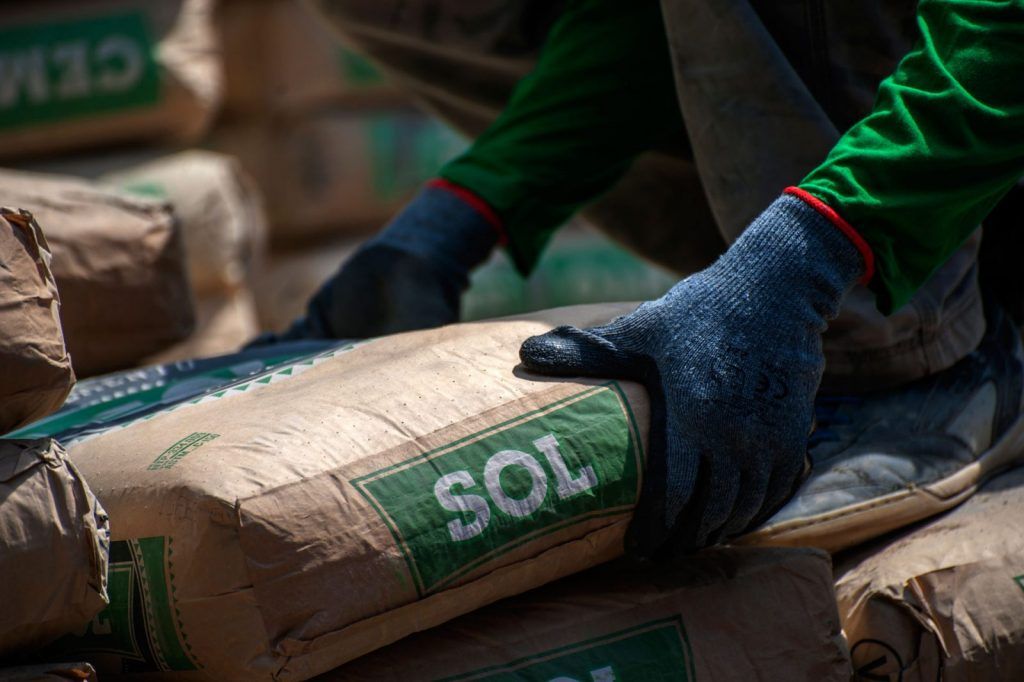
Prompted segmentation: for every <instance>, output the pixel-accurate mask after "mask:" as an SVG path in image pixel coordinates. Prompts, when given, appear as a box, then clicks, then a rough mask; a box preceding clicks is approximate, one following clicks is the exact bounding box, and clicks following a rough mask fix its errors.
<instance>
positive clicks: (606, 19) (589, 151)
mask: <svg viewBox="0 0 1024 682" xmlns="http://www.w3.org/2000/svg"><path fill="white" fill-rule="evenodd" d="M682 130H683V124H682V119H681V115H680V113H679V104H678V101H677V100H676V95H675V84H674V81H673V75H672V66H671V59H670V58H669V53H668V44H667V41H666V37H665V26H664V23H663V22H662V17H661V10H660V3H659V2H658V0H632V1H631V2H622V1H621V0H571V1H570V2H568V3H567V6H566V9H565V10H564V13H563V14H562V16H561V17H560V18H559V20H558V21H557V22H556V24H555V25H554V26H553V27H552V30H551V32H550V33H549V35H548V39H547V42H546V43H545V45H544V49H543V51H542V53H541V55H540V58H539V59H538V62H537V65H536V67H535V68H534V70H533V72H532V73H531V74H530V75H528V76H527V77H526V78H524V79H523V80H522V81H521V82H520V83H519V84H518V86H517V87H516V89H515V91H514V92H513V94H512V97H511V100H510V101H509V103H508V105H507V106H506V108H505V110H504V111H503V112H502V113H501V115H500V116H499V117H498V119H497V120H496V121H495V122H494V124H492V125H491V126H490V127H489V128H488V129H487V131H486V132H484V133H483V135H481V136H480V137H479V138H478V139H477V140H476V141H475V142H474V143H473V145H472V146H471V147H470V149H469V150H468V151H467V152H466V153H465V154H463V155H462V156H461V157H459V158H457V159H455V160H454V161H452V162H451V163H449V164H448V165H447V166H445V168H444V169H443V170H442V171H441V177H443V178H445V179H446V180H449V181H451V182H452V183H454V184H456V185H459V186H461V187H464V188H467V189H469V190H470V191H472V192H473V193H474V194H475V195H477V196H478V197H480V198H481V199H483V200H484V201H485V202H486V203H487V204H488V205H489V206H490V207H491V208H493V210H494V212H495V213H496V214H497V215H498V216H499V217H500V219H501V221H502V223H503V226H504V231H505V234H506V235H507V240H508V243H507V248H508V251H509V254H510V255H511V256H512V260H513V261H514V262H515V264H516V266H517V267H518V268H519V270H520V272H522V273H524V274H526V273H528V272H529V271H530V269H531V268H532V267H533V265H534V263H535V262H536V260H537V258H538V256H539V255H540V253H541V251H542V250H543V248H544V245H545V244H546V242H547V240H548V238H549V237H550V236H551V233H552V232H553V231H554V230H555V228H557V227H558V226H559V225H561V224H562V223H563V222H565V220H567V219H568V218H569V217H570V216H571V215H572V214H573V213H575V212H576V211H577V210H578V209H579V208H580V206H581V205H583V204H585V203H588V202H590V201H593V200H594V199H595V198H597V197H598V196H599V195H600V194H602V193H603V192H605V191H607V190H608V189H610V188H611V186H612V185H613V184H614V183H615V182H616V181H617V180H618V179H619V178H620V177H621V176H622V174H623V173H624V172H625V171H626V170H627V168H628V167H629V165H630V162H631V161H632V160H633V159H634V158H635V157H636V156H637V155H638V154H640V153H641V152H643V151H645V150H648V149H651V148H652V147H654V146H656V145H658V144H659V143H661V142H664V141H665V140H667V139H669V138H670V137H671V136H672V135H675V134H679V133H681V132H682Z"/></svg>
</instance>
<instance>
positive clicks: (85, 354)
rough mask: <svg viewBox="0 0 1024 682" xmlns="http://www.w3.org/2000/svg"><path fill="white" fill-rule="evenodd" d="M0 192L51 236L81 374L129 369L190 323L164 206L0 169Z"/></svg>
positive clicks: (176, 240)
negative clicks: (33, 218)
mask: <svg viewBox="0 0 1024 682" xmlns="http://www.w3.org/2000/svg"><path fill="white" fill-rule="evenodd" d="M0 194H2V195H3V196H4V197H5V200H7V201H10V202H11V203H12V204H14V205H17V206H19V207H21V208H25V209H28V210H29V211H31V212H32V214H33V215H34V216H35V218H36V220H37V221H38V223H39V225H41V226H42V228H43V230H45V232H46V238H47V241H48V242H49V245H50V248H51V251H52V253H53V258H52V262H51V268H52V271H53V275H54V278H55V279H56V281H57V287H58V289H59V291H60V299H61V321H62V323H63V329H64V338H65V342H66V343H67V347H68V351H69V352H70V354H71V359H72V362H73V363H74V368H75V371H76V373H77V374H78V375H79V376H89V375H92V374H99V373H102V372H107V371H112V370H115V369H120V368H123V367H130V366H132V365H134V364H135V363H136V362H137V361H138V360H140V359H142V358H143V357H146V356H147V355H151V354H153V353H155V352H157V351H159V350H162V349H163V348H166V347H168V346H170V345H171V344H173V343H175V342H176V341H180V340H182V339H184V338H185V337H186V336H188V334H189V332H191V330H192V327H193V324H194V320H193V311H192V301H191V293H190V290H189V282H188V275H187V272H186V270H185V252H184V246H183V244H182V239H181V232H180V228H179V226H178V223H177V221H176V219H175V217H174V214H173V213H172V211H171V209H170V208H169V207H168V206H167V204H165V203H164V202H160V201H155V200H146V199H142V198H135V197H132V196H129V195H126V194H121V193H117V192H113V191H109V190H105V189H101V188H98V187H96V186H94V185H91V184H90V183H88V182H86V181H83V180H77V179H75V178H66V177H63V176H54V175H45V174H38V173H28V172H18V171H4V170H0Z"/></svg>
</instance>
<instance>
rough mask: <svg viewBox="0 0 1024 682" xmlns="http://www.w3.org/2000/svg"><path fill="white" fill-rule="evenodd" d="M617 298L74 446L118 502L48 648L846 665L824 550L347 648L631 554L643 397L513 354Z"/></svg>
mask: <svg viewBox="0 0 1024 682" xmlns="http://www.w3.org/2000/svg"><path fill="white" fill-rule="evenodd" d="M627 309H628V306H593V307H578V308H568V309H559V310H554V311H549V312H546V313H541V314H536V315H533V316H529V317H523V318H520V319H512V320H503V321H494V322H480V323H472V324H465V325H457V326H453V327H447V328H442V329H437V330H432V331H425V332H415V333H409V334H403V335H398V336H392V337H387V338H383V339H378V340H375V341H371V342H368V343H362V344H357V345H350V346H343V347H340V348H332V349H328V350H326V351H324V352H322V353H318V354H314V355H312V356H307V357H304V358H302V359H301V360H298V361H296V362H293V363H291V364H286V365H282V366H278V367H275V368H271V369H270V370H268V371H267V372H265V373H263V374H261V375H256V376H253V377H251V378H248V379H246V380H243V381H240V382H235V383H234V384H231V385H229V386H225V387H223V388H222V389H219V390H216V391H213V392H209V393H207V394H206V395H205V396H203V397H201V398H199V399H197V400H190V401H188V402H187V403H183V404H180V405H172V406H170V407H168V408H166V409H164V410H162V411H159V412H156V413H151V414H147V415H145V416H144V417H142V418H140V419H137V420H130V421H128V422H122V423H119V424H116V425H112V426H111V427H110V428H107V429H105V430H102V431H100V432H97V433H94V434H92V435H91V436H89V437H86V438H80V439H77V440H75V439H72V441H71V445H70V446H69V447H70V455H71V457H72V458H73V460H74V461H75V465H76V466H77V467H78V468H79V470H81V471H82V473H83V475H84V476H85V477H86V478H87V479H88V480H89V481H90V483H91V485H92V486H93V489H94V490H96V494H97V496H98V498H99V500H100V501H101V502H102V503H103V505H104V507H105V508H106V509H107V511H108V512H109V514H110V523H111V545H110V570H109V576H110V577H109V588H108V592H109V595H110V596H109V598H110V606H109V607H108V608H107V609H105V610H104V611H103V612H102V613H101V614H100V615H99V616H98V617H97V618H96V619H95V620H94V622H93V624H92V625H90V626H89V627H88V628H87V629H86V631H85V632H84V633H71V634H69V635H67V636H65V637H64V638H62V639H61V640H59V641H58V642H56V643H55V644H53V645H52V646H51V647H50V648H49V649H47V650H46V655H47V656H49V657H51V658H53V659H54V660H59V659H68V660H85V661H88V662H90V663H92V664H93V665H95V666H97V668H98V669H99V670H100V673H101V676H102V674H103V673H104V672H105V671H107V672H113V673H124V672H137V673H145V672H163V673H167V674H170V675H173V676H174V677H178V678H181V679H188V678H196V679H268V680H269V679H296V680H297V679H308V678H310V677H311V676H314V675H317V674H325V673H331V671H332V670H333V671H334V672H333V673H331V674H332V675H339V676H347V677H346V678H347V679H397V678H398V677H414V678H421V677H422V676H423V674H426V675H428V676H433V675H434V674H435V672H436V674H437V675H438V676H440V675H442V674H468V673H471V672H472V673H474V674H480V671H481V669H485V670H492V673H493V675H499V673H500V669H501V668H503V667H508V668H511V669H516V668H524V667H529V666H538V667H536V673H535V674H536V675H542V674H544V675H546V674H548V673H549V672H550V673H551V675H552V677H556V676H557V674H569V673H570V672H572V673H574V674H575V673H576V672H577V671H579V670H581V666H582V667H583V668H586V670H584V671H583V674H590V673H591V672H592V673H593V675H596V676H597V677H594V679H629V677H625V678H623V677H609V675H614V674H615V670H616V669H617V667H619V666H624V665H632V666H634V668H633V670H634V672H632V673H629V669H628V668H625V669H623V670H622V672H621V673H620V675H627V673H629V674H636V672H635V671H637V670H639V671H643V670H646V671H648V672H649V673H650V674H666V675H671V676H674V677H676V678H679V679H693V675H694V674H695V673H696V674H698V675H716V674H723V675H726V674H735V675H740V676H746V675H756V674H758V672H760V673H762V674H766V672H767V671H782V670H786V671H789V672H790V673H791V674H792V676H793V677H795V678H797V679H815V680H833V679H834V680H840V679H844V678H845V677H847V676H848V675H849V661H848V658H847V655H846V650H845V646H844V644H843V642H842V639H841V637H840V634H839V620H838V614H837V612H836V607H835V598H834V594H833V589H832V581H831V576H830V572H829V565H828V561H827V559H826V557H825V556H824V555H823V554H820V553H815V552H808V551H804V550H767V549H758V548H752V549H743V550H736V551H731V552H721V553H714V554H709V555H708V556H707V557H705V558H703V559H700V560H695V561H692V562H688V563H684V564H680V565H679V566H677V567H675V568H674V569H672V570H667V569H666V570H661V569H651V568H645V569H642V570H640V569H636V568H635V567H629V566H623V567H616V568H613V569H611V570H612V572H610V573H608V574H597V576H594V577H587V578H583V579H578V580H577V579H570V582H568V583H562V584H561V585H559V586H556V587H552V588H550V589H549V590H547V591H546V592H541V593H535V594H531V595H529V596H528V597H526V598H524V600H522V601H518V602H511V603H508V604H503V605H501V606H498V607H496V610H493V611H491V610H482V611H480V612H479V613H477V614H475V615H473V616H472V617H471V620H469V621H461V620H460V621H457V622H456V623H454V624H452V625H450V626H446V628H445V629H441V630H436V631H432V632H431V633H429V634H427V635H424V636H425V637H426V638H427V639H425V640H422V641H420V640H409V641H406V642H402V643H401V644H399V645H397V646H398V647H400V648H399V649H396V650H395V651H397V652H398V653H394V652H393V651H391V650H389V651H388V652H385V653H382V654H377V655H371V657H370V658H367V659H363V660H360V661H357V662H356V663H351V662H352V661H356V659H358V658H359V657H361V656H365V655H367V654H371V652H374V651H376V650H377V649H380V648H382V647H385V646H388V645H391V644H394V643H395V642H398V641H399V640H402V639H404V638H406V637H407V636H410V635H414V634H415V633H418V632H421V631H423V630H426V629H428V628H431V627H434V626H439V625H442V624H444V623H445V622H447V621H450V620H452V619H454V618H457V617H460V616H464V615H466V614H469V613H470V612H473V611H477V610H479V609H484V607H486V606H488V605H489V604H492V603H494V602H496V601H498V600H501V599H504V598H507V597H513V596H515V595H518V594H521V593H524V592H528V591H530V590H533V589H535V588H538V587H541V586H543V585H545V584H547V583H550V582H552V581H555V580H559V579H562V578H567V577H569V576H571V575H572V574H575V573H577V572H580V571H583V570H586V569H589V568H592V567H594V566H596V565H598V564H601V563H604V562H607V561H609V560H611V559H614V558H616V557H617V556H619V555H620V554H621V546H622V538H623V533H624V530H625V527H626V524H627V523H628V519H629V515H630V511H631V508H632V506H633V504H634V503H635V501H636V497H637V494H638V491H639V486H640V481H641V477H642V475H643V468H644V452H645V449H646V447H647V429H648V419H649V416H648V404H647V396H646V393H645V391H644V390H643V389H642V388H641V387H639V386H637V385H635V384H630V383H626V382H603V381H594V380H557V381H553V380H548V379H541V378H539V377H531V376H528V375H526V374H523V373H522V372H520V371H518V370H516V369H515V367H516V364H517V359H516V353H517V349H518V346H519V344H520V343H521V342H522V340H523V339H524V338H526V337H527V336H529V335H531V334H536V333H539V332H543V331H545V330H548V329H550V328H551V327H553V326H554V325H556V324H559V323H573V324H578V325H589V324H596V323H601V322H605V321H607V320H609V319H610V318H612V317H614V316H615V315H617V314H621V313H622V312H624V311H625V310H627ZM467 358H472V361H467ZM638 571H639V572H638ZM634 573H636V579H634V577H633V574H634ZM511 614H521V615H522V618H520V617H518V615H511ZM546 614H547V615H546ZM467 623H468V624H467ZM465 632H477V633H478V637H477V639H475V640H467V639H466V637H465V635H464V634H461V633H465ZM737 648H742V649H743V650H744V651H746V652H748V653H746V654H745V655H744V657H733V658H730V659H726V658H724V657H723V652H725V651H730V650H735V649H737ZM345 664H351V665H354V666H356V667H354V668H342V669H341V670H336V669H337V668H338V667H339V666H342V665H345ZM559 666H563V667H559ZM588 666H589V667H588ZM609 668H610V669H611V672H609ZM531 669H532V668H531ZM559 670H564V671H565V672H564V673H558V671H559ZM424 671H430V672H429V673H424ZM602 676H603V677H602ZM544 679H548V678H544ZM584 679H586V678H584Z"/></svg>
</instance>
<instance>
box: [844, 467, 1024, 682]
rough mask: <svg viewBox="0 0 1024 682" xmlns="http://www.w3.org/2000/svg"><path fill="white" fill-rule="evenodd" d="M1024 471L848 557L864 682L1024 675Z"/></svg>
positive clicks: (847, 608) (849, 618)
mask: <svg viewBox="0 0 1024 682" xmlns="http://www.w3.org/2000/svg"><path fill="white" fill-rule="evenodd" d="M1021 519H1024V469H1016V470H1014V471H1011V472H1009V473H1006V474H1003V475H1001V476H999V477H998V478H995V479H994V480H992V481H991V482H990V483H988V484H987V485H986V486H985V487H984V488H982V490H981V491H980V492H978V493H977V494H976V495H975V496H974V497H972V498H971V499H969V500H968V501H967V502H964V503H963V504H962V505H961V506H959V507H957V508H956V509H954V510H953V511H951V512H949V513H948V514H946V515H944V516H941V517H939V518H937V519H936V520H934V521H931V522H928V523H925V524H923V525H919V526H917V527H916V528H914V529H913V530H911V531H909V532H906V533H904V534H902V535H900V536H898V537H897V538H895V539H893V540H891V541H890V542H888V543H887V544H885V545H882V546H878V545H876V546H873V547H870V548H868V549H865V550H862V551H860V552H858V553H857V554H855V555H854V556H851V557H849V558H847V559H845V560H844V561H843V562H842V563H841V564H840V565H839V568H838V572H837V573H838V575H839V576H840V577H839V581H838V583H837V585H836V593H837V596H838V599H839V610H840V613H841V615H842V618H843V629H844V630H845V631H846V634H847V637H848V638H849V642H850V647H851V653H852V656H853V662H854V667H855V669H856V671H857V674H856V676H855V678H854V679H857V680H865V681H867V680H902V681H903V682H917V681H921V682H933V680H937V679H942V680H946V681H948V682H959V681H961V680H972V681H974V680H977V681H979V682H980V681H982V680H1021V679H1024V535H1022V533H1021Z"/></svg>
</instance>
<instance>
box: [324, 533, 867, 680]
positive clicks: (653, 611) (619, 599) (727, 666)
mask: <svg viewBox="0 0 1024 682" xmlns="http://www.w3.org/2000/svg"><path fill="white" fill-rule="evenodd" d="M739 652H742V653H739ZM316 679H317V680H318V682H329V681H330V682H341V681H342V680H345V681H347V680H352V681H353V682H355V681H356V680H359V681H362V680H380V681H384V680H394V681H395V682H406V681H407V680H427V679H430V680H441V679H449V680H450V679H459V680H470V679H472V680H513V679H514V680H562V681H564V682H569V681H573V682H575V681H577V680H578V681H581V682H582V681H583V680H586V681H587V682H613V681H614V682H648V681H651V680H683V681H685V682H694V681H696V680H807V681H808V682H811V681H813V682H826V681H829V680H832V681H835V682H847V681H848V680H849V679H850V661H849V655H848V653H847V650H846V643H845V641H844V640H843V637H842V635H841V634H840V631H839V616H838V614H837V613H836V604H835V594H834V592H833V590H832V571H831V565H830V562H829V559H828V556H827V555H826V554H824V553H823V552H820V551H816V550H809V549H746V550H742V549H721V550H714V551H709V552H703V553H701V554H698V555H696V556H693V557H691V558H688V559H686V560H685V561H682V562H680V563H679V564H677V565H675V566H651V565H650V564H646V565H644V564H631V563H626V562H624V561H623V562H616V563H615V564H612V565H609V566H603V567H601V568H597V569H594V570H592V571H588V572H587V573H584V574H582V575H578V576H573V577H572V578H567V579H565V580H562V581H560V582H558V583H555V584H553V585H549V586H547V587H544V588H541V589H539V590H535V591H533V592H530V593H529V594H526V595H522V596H520V597H514V598H512V599H508V600H505V601H502V602H499V603H497V604H493V605H491V606H488V607H486V608H484V609H481V610H479V611H477V612H475V613H472V614H469V615H468V616H463V617H461V618H459V619H457V620H454V621H451V622H450V623H447V624H445V625H441V626H439V627H437V628H434V629H432V630H427V631H426V632H422V633H419V634H417V635H413V636H411V637H409V638H406V639H404V640H402V641H400V642H398V643H396V644H393V645H391V646H389V647H386V648H384V649H381V650H379V651H375V652H374V653H372V654H369V655H367V656H364V657H363V658H360V659H358V660H356V661H353V662H352V663H350V664H348V665H345V666H342V667H341V668H338V669H337V670H334V671H331V672H329V673H326V674H325V675H323V676H322V677H318V678H316Z"/></svg>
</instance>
